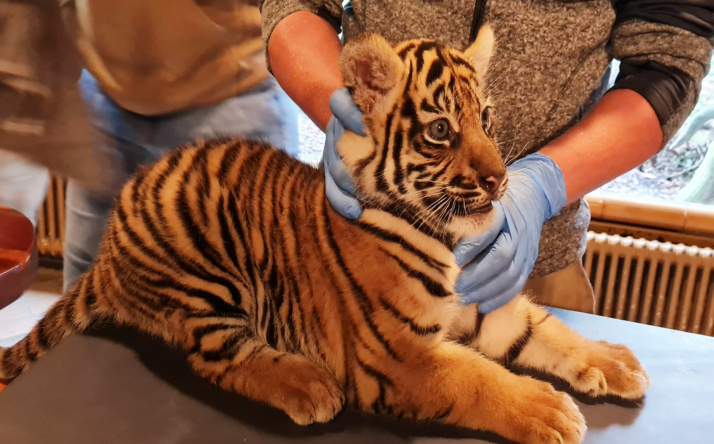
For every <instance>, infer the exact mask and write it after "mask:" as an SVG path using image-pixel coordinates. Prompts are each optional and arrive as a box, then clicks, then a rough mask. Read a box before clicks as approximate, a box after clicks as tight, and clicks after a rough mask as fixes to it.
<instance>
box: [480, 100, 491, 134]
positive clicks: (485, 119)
mask: <svg viewBox="0 0 714 444" xmlns="http://www.w3.org/2000/svg"><path fill="white" fill-rule="evenodd" d="M481 126H482V127H483V130H484V131H485V132H486V134H489V135H490V131H491V113H490V112H489V107H488V106H487V107H485V108H484V109H483V111H481Z"/></svg>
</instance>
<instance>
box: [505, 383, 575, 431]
mask: <svg viewBox="0 0 714 444" xmlns="http://www.w3.org/2000/svg"><path fill="white" fill-rule="evenodd" d="M510 389H511V390H512V396H511V399H510V400H509V401H507V402H508V404H506V405H505V407H506V409H507V413H506V414H505V415H504V418H503V419H504V420H505V421H504V423H503V424H500V425H501V426H502V427H503V428H501V429H500V430H499V429H496V430H495V431H496V433H498V434H500V435H502V436H504V437H506V438H508V439H510V440H513V441H515V442H519V443H526V444H546V443H560V444H576V443H579V442H581V441H582V440H583V437H584V436H585V431H586V430H587V427H586V425H585V418H584V417H583V415H582V413H580V409H578V406H577V405H576V404H575V401H573V399H572V398H571V397H570V396H569V395H568V394H567V393H563V392H559V391H557V390H556V389H554V388H553V386H551V385H550V384H548V383H545V382H542V381H538V380H535V379H532V378H529V377H525V376H523V377H519V381H518V383H516V384H512V385H511V387H510ZM504 428H505V431H504Z"/></svg>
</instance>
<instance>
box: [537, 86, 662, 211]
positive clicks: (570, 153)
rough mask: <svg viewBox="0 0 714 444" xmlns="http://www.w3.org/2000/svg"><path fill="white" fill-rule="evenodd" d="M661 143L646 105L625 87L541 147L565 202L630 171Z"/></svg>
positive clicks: (659, 134)
mask: <svg viewBox="0 0 714 444" xmlns="http://www.w3.org/2000/svg"><path fill="white" fill-rule="evenodd" d="M661 145H662V130H661V128H660V125H659V121H658V120H657V116H656V114H655V112H654V110H653V109H652V107H651V106H650V104H649V103H648V102H647V101H646V100H645V99H644V98H643V97H642V96H640V95H639V94H637V93H636V92H634V91H631V90H628V89H619V90H614V91H611V92H609V93H607V94H605V96H604V97H603V98H602V100H601V101H600V102H599V103H598V104H597V105H596V106H595V107H594V108H593V110H592V111H591V112H590V114H588V115H587V116H586V117H585V118H584V119H583V120H582V121H581V122H579V123H578V124H577V125H575V126H574V127H573V128H571V129H570V130H568V131H567V132H566V133H565V134H563V135H562V136H561V137H559V138H557V139H556V140H554V141H553V142H551V143H550V144H549V145H547V146H545V147H543V149H541V151H540V152H541V153H542V154H544V155H546V156H548V157H550V158H551V159H553V160H554V161H555V163H556V164H558V166H559V167H560V169H561V170H562V171H563V175H564V176H565V188H566V192H567V196H568V203H570V202H573V201H575V200H577V199H580V198H581V197H583V196H585V194H587V193H589V192H590V191H592V190H594V189H596V188H598V187H600V186H601V185H603V184H605V183H607V182H609V181H610V180H612V179H614V178H616V177H617V176H619V175H621V174H623V173H625V172H627V171H629V170H631V169H632V168H635V167H636V166H638V165H640V164H641V163H642V162H644V161H645V160H647V159H649V158H650V157H651V156H653V155H654V154H655V153H656V152H657V151H658V150H659V148H660V147H661Z"/></svg>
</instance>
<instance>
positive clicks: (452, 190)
mask: <svg viewBox="0 0 714 444" xmlns="http://www.w3.org/2000/svg"><path fill="white" fill-rule="evenodd" d="M491 46H492V37H491V36H490V35H489V34H486V36H485V37H484V36H481V37H480V38H479V40H478V41H477V43H476V44H475V46H473V47H472V48H470V49H469V50H467V51H465V52H464V53H461V52H458V51H454V50H449V49H446V48H442V47H440V46H438V45H436V44H434V43H433V42H428V41H411V42H406V43H403V44H401V45H399V46H398V47H396V48H392V47H390V46H389V45H388V44H387V43H386V42H385V41H384V40H383V39H381V38H380V37H376V36H364V37H362V38H360V39H357V40H355V41H354V42H351V43H350V44H348V45H347V46H346V47H345V49H344V51H343V56H342V71H343V75H344V78H345V82H346V84H347V86H348V87H349V88H350V90H351V92H352V95H353V98H354V99H355V102H356V103H357V104H358V105H359V106H360V107H361V108H362V110H363V111H364V112H365V126H366V131H367V137H366V138H362V137H358V136H356V135H354V134H352V133H347V134H346V135H345V136H344V137H343V138H342V139H341V141H340V144H339V146H338V151H339V153H340V155H342V157H343V158H344V160H345V164H346V166H347V168H348V170H349V171H350V173H351V174H352V175H353V177H355V180H356V185H357V188H358V194H359V196H360V200H361V203H362V204H363V206H364V208H365V211H364V214H363V215H362V217H361V218H360V219H359V220H358V221H348V220H345V219H343V218H342V217H340V216H339V215H337V214H336V213H335V212H334V210H333V209H332V208H331V206H330V205H329V204H328V203H327V202H326V200H325V196H324V186H325V184H324V178H323V176H322V174H321V173H320V172H318V171H317V170H314V169H312V168H311V167H309V166H307V165H304V164H301V163H299V162H298V161H296V160H293V159H291V158H290V157H288V156H287V155H286V154H284V153H282V152H280V151H277V150H275V149H273V148H271V147H269V146H266V145H263V144H260V143H255V142H247V141H239V140H217V141H212V142H208V143H203V144H197V145H195V146H188V147H184V148H182V149H179V150H177V151H176V152H175V153H173V154H171V155H169V156H167V157H165V158H163V159H160V160H159V161H158V162H157V163H156V164H154V165H153V166H149V167H145V168H143V169H142V170H141V171H140V172H139V173H138V174H137V175H136V176H135V177H134V178H133V179H132V180H131V181H130V182H129V183H128V184H127V185H126V187H125V188H124V190H123V191H122V193H121V196H120V197H119V198H118V199H117V201H116V204H115V207H114V210H113V212H112V214H111V217H110V221H109V226H108V229H107V232H106V234H105V237H104V241H103V244H102V246H101V250H100V252H99V254H98V256H97V258H96V261H95V263H94V265H93V266H92V268H91V270H90V271H89V272H87V273H86V274H84V275H83V276H82V277H81V278H80V279H79V281H78V282H77V284H76V285H75V286H74V287H73V289H72V290H71V291H70V292H69V293H68V294H67V295H66V296H65V297H64V298H63V299H61V300H60V301H59V302H58V303H57V304H56V305H55V306H53V307H52V308H51V309H50V310H49V311H48V313H47V315H46V316H45V318H44V319H42V320H41V321H40V322H39V324H38V325H37V326H36V327H35V329H34V330H33V331H32V332H31V333H30V335H29V336H28V337H27V338H25V339H23V340H22V341H21V342H19V343H18V344H17V345H16V346H14V347H11V348H9V349H4V350H2V351H1V354H0V358H1V359H0V363H1V365H0V376H2V377H5V378H11V377H14V376H16V375H18V374H19V373H20V372H22V371H23V370H24V369H26V368H27V367H28V366H29V365H30V364H31V363H32V362H33V361H34V360H36V359H37V358H38V357H39V356H41V355H42V354H43V353H45V352H46V351H47V350H48V349H49V348H50V347H52V346H53V345H55V344H56V343H57V342H58V341H59V340H61V339H62V337H64V336H66V335H68V334H70V333H72V332H77V331H82V330H84V329H86V328H87V327H89V326H91V325H93V324H95V323H97V322H99V321H103V320H113V321H115V322H119V323H122V324H126V325H131V326H134V327H135V328H138V329H139V330H142V331H145V332H147V333H150V334H153V335H157V336H159V337H162V338H163V339H164V340H165V341H166V342H167V343H169V344H173V345H175V346H178V347H180V348H182V349H183V350H185V352H186V354H187V356H188V360H189V361H190V363H191V365H192V366H193V368H194V369H195V371H196V372H197V373H198V374H199V375H201V376H202V377H205V378H207V379H209V380H210V381H212V382H214V383H215V384H217V385H219V386H221V387H223V388H224V389H226V390H232V391H235V392H237V393H239V394H242V395H245V396H248V397H250V398H253V399H256V400H259V401H263V402H265V403H268V404H270V405H272V406H274V407H276V408H279V409H281V410H283V411H284V412H285V413H287V414H288V415H289V416H290V417H291V418H292V419H293V420H294V421H295V422H297V423H299V424H309V423H312V422H325V421H328V420H330V419H332V418H333V417H334V416H335V415H336V414H337V413H338V412H339V411H340V410H341V409H342V408H343V405H345V404H347V405H349V406H352V407H355V408H359V409H362V410H364V411H367V412H375V413H382V414H391V415H396V416H402V417H411V418H416V419H419V420H435V421H441V422H444V423H449V424H456V425H460V426H464V427H471V428H474V429H484V430H489V431H493V432H495V433H498V434H500V435H503V436H504V437H506V438H508V439H511V440H514V441H518V442H528V443H540V442H544V443H545V442H579V441H580V440H581V439H582V436H583V434H584V432H585V423H584V420H583V417H582V415H581V414H580V412H579V411H578V408H577V407H576V405H575V404H574V403H573V401H572V399H571V398H570V397H569V396H568V395H567V394H564V393H561V392H558V391H555V390H554V389H553V388H552V386H551V385H549V384H547V383H545V382H540V381H537V380H534V379H532V378H529V377H525V376H517V375H515V374H513V373H511V372H509V371H508V370H507V369H506V367H505V366H508V365H520V366H524V367H532V368H536V369H538V370H541V371H545V372H548V373H552V374H554V375H556V376H558V377H561V378H563V379H565V380H566V381H569V382H570V383H571V384H572V385H573V387H574V388H575V389H577V390H580V391H582V392H585V393H590V394H593V395H602V394H615V395H620V396H623V397H626V398H638V397H641V396H642V395H643V392H644V390H645V389H646V387H647V385H648V378H647V375H646V373H645V372H644V370H643V369H642V367H641V366H640V364H639V363H638V362H637V360H636V359H635V358H634V356H633V355H632V353H631V352H630V351H629V350H628V349H627V348H625V347H623V346H614V345H609V344H606V343H601V342H594V341H590V340H588V339H585V338H583V337H581V336H579V335H578V334H576V333H575V332H573V331H571V330H569V329H568V328H567V327H566V326H565V325H563V324H562V323H560V322H559V321H558V320H557V319H555V318H554V317H552V316H549V315H548V313H547V312H546V311H545V310H543V309H542V308H540V307H537V306H535V305H534V304H532V303H530V302H528V301H527V300H526V299H525V298H523V297H517V298H516V299H514V300H513V301H512V302H511V303H509V304H508V305H506V306H505V307H503V308H501V309H499V310H497V311H495V312H493V313H491V314H489V315H486V316H481V315H478V313H477V311H476V307H475V306H469V307H461V306H459V304H458V295H456V294H455V293H454V282H455V280H456V277H457V276H458V274H459V268H458V267H457V265H456V263H455V260H454V256H453V254H452V249H453V247H454V245H455V243H456V242H457V241H458V239H459V238H460V237H461V236H463V235H464V234H472V233H477V232H479V231H481V230H482V229H483V227H484V226H486V225H487V224H488V223H489V222H490V219H491V217H492V213H491V212H490V208H491V201H492V200H493V199H496V198H498V197H499V196H500V194H501V193H502V191H503V189H504V187H505V186H506V183H505V182H506V178H505V174H506V170H505V166H504V164H503V161H502V160H501V157H500V156H499V153H498V150H497V149H496V147H495V144H494V142H493V134H494V129H493V124H492V118H491V116H490V115H489V105H488V99H487V98H486V97H484V91H483V83H484V82H483V74H484V73H485V67H486V64H487V62H488V55H489V54H490V51H491ZM502 364H503V365H502ZM504 365H505V366H504Z"/></svg>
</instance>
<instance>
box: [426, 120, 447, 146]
mask: <svg viewBox="0 0 714 444" xmlns="http://www.w3.org/2000/svg"><path fill="white" fill-rule="evenodd" d="M428 131H429V137H431V138H432V139H434V140H436V141H439V142H441V141H444V140H447V139H448V138H449V135H450V134H451V126H449V121H448V120H446V119H436V120H434V121H433V122H431V123H430V124H429V127H428Z"/></svg>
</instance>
